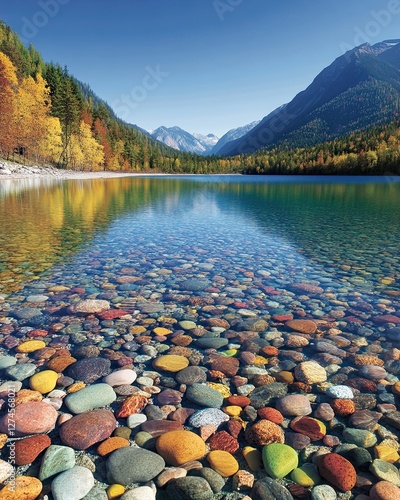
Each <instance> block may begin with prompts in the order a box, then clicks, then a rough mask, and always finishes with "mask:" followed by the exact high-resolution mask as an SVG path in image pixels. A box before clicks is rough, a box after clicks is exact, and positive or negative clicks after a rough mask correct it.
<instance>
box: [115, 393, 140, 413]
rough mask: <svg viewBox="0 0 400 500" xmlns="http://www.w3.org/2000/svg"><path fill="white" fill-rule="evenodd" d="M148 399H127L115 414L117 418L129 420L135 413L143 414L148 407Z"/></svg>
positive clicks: (134, 397) (136, 397)
mask: <svg viewBox="0 0 400 500" xmlns="http://www.w3.org/2000/svg"><path fill="white" fill-rule="evenodd" d="M147 402H148V399H147V398H146V397H145V396H140V395H134V396H130V397H129V398H127V399H125V401H123V403H122V404H121V406H120V407H119V408H118V410H117V411H116V412H115V416H116V417H117V418H127V417H129V415H133V414H134V413H141V411H142V410H143V408H144V407H145V406H146V405H147Z"/></svg>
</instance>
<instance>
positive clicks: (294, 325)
mask: <svg viewBox="0 0 400 500" xmlns="http://www.w3.org/2000/svg"><path fill="white" fill-rule="evenodd" d="M285 326H287V327H289V328H290V329H291V330H294V331H295V332H300V333H307V334H309V335H312V334H314V333H315V332H316V331H317V325H316V323H315V322H314V321H312V320H310V319H292V320H289V321H286V323H285Z"/></svg>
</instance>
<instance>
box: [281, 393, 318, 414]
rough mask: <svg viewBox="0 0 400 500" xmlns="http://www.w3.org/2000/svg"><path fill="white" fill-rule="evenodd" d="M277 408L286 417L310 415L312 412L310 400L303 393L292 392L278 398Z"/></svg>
mask: <svg viewBox="0 0 400 500" xmlns="http://www.w3.org/2000/svg"><path fill="white" fill-rule="evenodd" d="M276 409H277V410H278V411H280V412H281V413H282V415H284V416H285V417H292V416H294V417H298V416H302V415H310V413H311V412H312V409H311V403H310V400H309V399H308V398H306V397H305V396H303V395H301V394H290V395H289V396H285V397H283V398H280V399H278V400H277V402H276Z"/></svg>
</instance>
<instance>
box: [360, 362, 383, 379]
mask: <svg viewBox="0 0 400 500" xmlns="http://www.w3.org/2000/svg"><path fill="white" fill-rule="evenodd" d="M358 372H359V374H360V376H361V377H365V378H367V379H368V380H373V381H376V382H378V381H379V380H383V379H385V378H386V376H387V372H386V370H385V369H384V368H382V367H381V366H375V365H365V366H360V367H359V369H358Z"/></svg>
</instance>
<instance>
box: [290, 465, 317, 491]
mask: <svg viewBox="0 0 400 500" xmlns="http://www.w3.org/2000/svg"><path fill="white" fill-rule="evenodd" d="M290 479H291V480H292V481H294V482H295V483H297V484H299V485H300V486H304V487H305V488H310V487H313V486H314V485H315V484H318V483H320V482H321V477H320V475H319V474H318V471H317V467H316V466H315V465H314V464H308V463H305V464H304V465H303V466H302V467H299V468H296V469H294V470H293V471H292V473H291V475H290Z"/></svg>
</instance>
